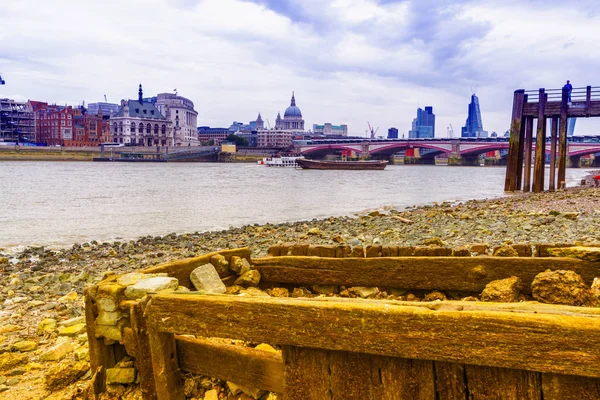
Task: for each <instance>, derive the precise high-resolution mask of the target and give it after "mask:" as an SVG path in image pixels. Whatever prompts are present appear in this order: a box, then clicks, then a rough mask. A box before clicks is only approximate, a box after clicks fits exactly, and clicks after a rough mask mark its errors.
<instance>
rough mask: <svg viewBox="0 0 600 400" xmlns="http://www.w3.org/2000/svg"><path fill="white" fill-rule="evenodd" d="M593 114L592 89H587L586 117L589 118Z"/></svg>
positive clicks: (589, 87) (588, 87)
mask: <svg viewBox="0 0 600 400" xmlns="http://www.w3.org/2000/svg"><path fill="white" fill-rule="evenodd" d="M591 114H592V87H591V86H587V87H586V88H585V116H586V117H589V116H590V115H591Z"/></svg>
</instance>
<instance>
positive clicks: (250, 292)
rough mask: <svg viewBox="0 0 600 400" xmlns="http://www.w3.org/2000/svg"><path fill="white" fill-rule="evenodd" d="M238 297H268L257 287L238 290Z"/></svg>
mask: <svg viewBox="0 0 600 400" xmlns="http://www.w3.org/2000/svg"><path fill="white" fill-rule="evenodd" d="M239 295H240V296H253V297H269V295H268V294H267V293H265V292H263V291H262V290H260V289H259V288H257V287H249V288H246V289H244V290H240V293H239Z"/></svg>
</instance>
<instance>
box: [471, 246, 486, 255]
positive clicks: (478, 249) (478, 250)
mask: <svg viewBox="0 0 600 400" xmlns="http://www.w3.org/2000/svg"><path fill="white" fill-rule="evenodd" d="M470 247H471V252H472V253H475V254H477V255H485V254H487V252H488V249H489V246H488V245H487V244H472V245H471V246H470Z"/></svg>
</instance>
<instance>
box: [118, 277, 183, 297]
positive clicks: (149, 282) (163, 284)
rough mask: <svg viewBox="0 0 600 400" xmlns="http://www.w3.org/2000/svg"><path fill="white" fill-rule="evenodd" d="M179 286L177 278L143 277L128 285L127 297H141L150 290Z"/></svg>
mask: <svg viewBox="0 0 600 400" xmlns="http://www.w3.org/2000/svg"><path fill="white" fill-rule="evenodd" d="M177 286H179V281H178V280H177V278H168V277H162V276H158V277H154V278H148V279H143V280H141V281H138V282H137V283H135V284H133V285H131V286H128V287H127V289H125V297H127V298H128V299H129V300H135V299H141V298H142V297H144V296H145V295H146V294H148V293H150V292H160V291H163V290H175V289H177Z"/></svg>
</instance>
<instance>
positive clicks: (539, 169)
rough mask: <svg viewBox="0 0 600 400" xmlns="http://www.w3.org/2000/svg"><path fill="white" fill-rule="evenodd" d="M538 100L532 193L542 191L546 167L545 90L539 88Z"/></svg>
mask: <svg viewBox="0 0 600 400" xmlns="http://www.w3.org/2000/svg"><path fill="white" fill-rule="evenodd" d="M539 93H540V94H539V96H540V97H539V101H538V120H537V137H536V143H535V163H534V166H533V190H532V192H534V193H539V192H542V191H544V171H545V169H546V117H545V115H544V107H545V106H546V92H545V90H544V88H540V92H539Z"/></svg>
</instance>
